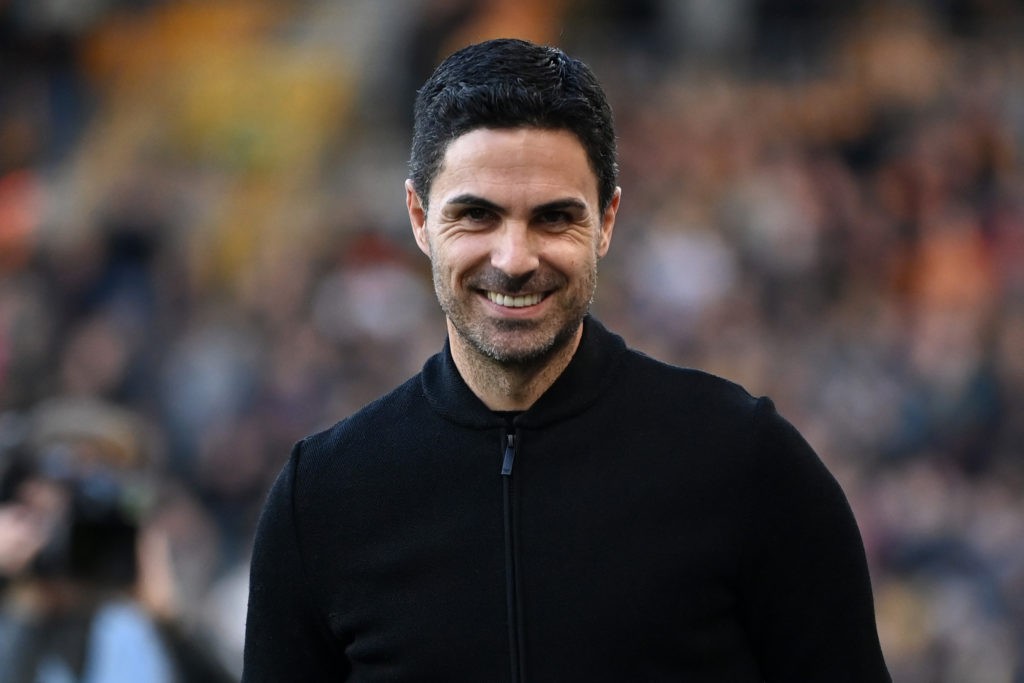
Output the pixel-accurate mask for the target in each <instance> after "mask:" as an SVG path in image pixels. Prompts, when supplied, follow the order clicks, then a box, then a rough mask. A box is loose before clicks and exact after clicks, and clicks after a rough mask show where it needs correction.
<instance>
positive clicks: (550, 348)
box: [431, 260, 597, 372]
mask: <svg viewBox="0 0 1024 683" xmlns="http://www.w3.org/2000/svg"><path fill="white" fill-rule="evenodd" d="M431 270H432V272H433V279H434V290H435V292H436V294H437V299H438V302H439V303H440V305H441V310H442V311H443V312H444V314H445V315H446V316H447V318H448V320H449V322H450V323H451V326H452V327H453V328H454V329H455V332H456V334H458V336H459V337H460V339H461V340H462V341H464V342H465V344H466V345H467V346H468V347H469V348H470V349H472V351H474V352H475V355H476V356H477V358H478V360H479V361H481V363H483V364H486V365H491V366H496V367H500V368H502V369H504V370H514V371H517V372H529V371H531V370H533V369H536V368H541V367H543V366H545V365H546V364H547V362H548V361H549V360H550V359H552V358H553V357H555V356H557V355H558V353H559V352H560V351H562V350H564V349H565V347H566V346H568V345H569V344H570V343H571V342H572V340H573V339H574V338H575V337H576V333H577V331H578V330H579V327H580V325H581V324H582V323H583V318H584V316H586V314H587V312H588V311H589V310H590V306H591V304H592V303H593V298H594V292H595V290H596V287H597V264H596V263H594V264H593V265H592V266H591V267H590V269H589V271H588V272H587V275H586V280H585V281H584V282H582V283H581V289H580V296H575V297H571V298H570V299H569V300H567V301H564V302H563V303H561V304H560V306H559V307H558V309H557V310H556V311H553V313H552V315H553V316H554V317H555V318H556V319H558V320H560V321H561V324H559V325H556V326H555V327H554V329H552V330H551V331H545V329H544V328H545V326H546V324H547V323H548V322H549V321H550V320H551V318H550V317H549V318H548V319H547V320H543V321H540V322H536V321H532V320H502V319H494V318H490V317H487V316H484V315H482V314H481V313H479V312H476V313H474V311H473V303H472V302H470V301H460V300H459V298H458V297H457V296H455V294H454V292H453V291H452V289H451V287H450V286H449V284H448V280H447V279H446V277H445V275H444V273H442V272H441V271H440V269H439V268H438V267H437V261H436V260H433V261H432V266H431ZM499 277H505V276H503V275H501V276H496V275H493V274H492V275H490V276H489V278H491V280H492V281H493V279H494V278H499ZM563 281H564V278H563ZM480 284H481V283H480V282H479V281H477V283H476V285H475V286H476V287H479V285H480ZM526 284H527V283H521V284H520V286H525V285H526ZM489 288H492V289H496V290H498V291H503V290H506V289H513V290H514V289H515V288H514V287H512V288H509V287H501V286H492V287H489ZM467 291H469V290H468V289H467ZM525 337H533V338H532V339H530V340H529V343H526V344H524V343H522V342H523V341H524V338H525Z"/></svg>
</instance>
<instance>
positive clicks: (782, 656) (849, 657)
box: [744, 399, 891, 683]
mask: <svg viewBox="0 0 1024 683" xmlns="http://www.w3.org/2000/svg"><path fill="white" fill-rule="evenodd" d="M758 419H759V421H760V425H759V430H758V437H757V439H756V444H755V449H756V451H757V453H756V465H755V470H756V473H757V474H756V476H755V478H754V482H753V485H754V491H752V495H751V501H752V502H753V505H752V506H751V508H750V510H751V516H750V520H749V521H750V524H749V527H748V528H749V529H750V532H751V538H750V539H749V543H748V553H747V557H746V560H745V562H744V578H745V581H744V585H745V586H746V590H747V591H748V595H747V596H746V598H747V599H746V601H745V602H746V605H747V622H748V626H749V631H750V634H751V637H752V640H753V643H754V647H755V650H756V651H757V654H758V659H759V661H760V663H761V667H762V673H763V675H764V677H765V680H766V681H769V682H771V683H774V682H778V681H807V682H808V683H813V682H815V681H828V682H829V683H843V682H849V683H854V682H856V683H890V681H891V679H890V677H889V673H888V671H887V669H886V665H885V661H884V658H883V655H882V651H881V647H880V645H879V640H878V631H877V626H876V623H875V613H874V603H873V597H872V590H871V582H870V578H869V575H868V566H867V560H866V557H865V551H864V545H863V542H862V539H861V536H860V531H859V529H858V528H857V523H856V521H855V519H854V517H853V512H852V511H851V509H850V506H849V503H848V502H847V499H846V496H845V495H844V493H843V491H842V490H841V489H840V487H839V484H838V483H837V482H836V480H835V478H834V477H833V476H832V474H831V473H830V472H829V471H828V470H827V469H826V467H825V465H824V464H823V463H822V461H821V460H820V459H819V458H818V456H817V454H816V453H815V452H814V451H813V450H812V449H811V447H810V446H809V445H808V444H807V442H806V441H805V440H804V439H803V437H802V436H801V435H800V434H799V433H798V432H797V430H796V429H795V428H794V427H793V426H792V425H790V424H789V423H788V422H787V421H785V420H784V419H783V418H781V417H780V416H779V415H778V414H777V413H776V412H775V409H774V407H773V406H772V404H771V401H769V400H767V399H762V400H761V402H760V405H759V406H758Z"/></svg>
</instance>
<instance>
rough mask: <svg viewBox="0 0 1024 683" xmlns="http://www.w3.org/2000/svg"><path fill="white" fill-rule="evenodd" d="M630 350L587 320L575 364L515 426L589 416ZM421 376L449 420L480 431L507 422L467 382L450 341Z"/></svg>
mask: <svg viewBox="0 0 1024 683" xmlns="http://www.w3.org/2000/svg"><path fill="white" fill-rule="evenodd" d="M625 350H626V344H625V342H624V341H623V340H622V338H621V337H619V336H618V335H616V334H613V333H611V332H609V331H608V330H607V329H606V328H605V327H604V326H603V325H602V324H601V323H599V322H598V321H597V320H595V319H594V318H592V317H590V316H587V317H586V318H584V320H583V336H582V338H581V339H580V345H579V347H578V348H577V349H576V353H575V355H573V358H572V360H571V361H569V365H568V366H567V367H566V368H565V371H563V372H562V374H561V375H560V376H559V377H558V379H556V380H555V383H554V384H552V385H551V387H550V388H549V389H548V390H547V391H546V392H544V394H543V395H542V396H541V397H540V398H539V399H537V402H536V403H534V404H533V405H532V406H531V407H530V408H529V409H528V410H526V411H525V412H523V413H522V414H521V415H519V416H518V417H516V419H515V424H516V425H517V426H521V427H524V428H527V429H535V428H540V427H544V426H546V425H549V424H551V423H553V422H558V421H560V420H564V419H566V418H568V417H571V416H573V415H576V414H578V413H581V412H583V411H584V410H585V409H586V408H587V407H588V406H590V405H591V404H592V403H593V402H594V401H596V400H597V398H598V397H599V396H600V395H601V394H602V393H603V392H604V390H605V388H606V387H607V385H608V383H609V382H610V381H611V378H612V375H613V374H614V373H613V370H614V369H615V368H616V367H617V366H618V363H619V361H620V360H621V359H622V354H623V352H624V351H625ZM420 377H421V382H422V385H423V391H424V393H425V394H426V397H427V401H428V402H429V403H430V406H431V407H432V408H433V409H434V410H436V411H437V412H438V413H439V414H440V415H441V416H442V417H444V418H445V419H446V420H449V421H451V422H454V423H456V424H460V425H462V426H465V427H471V428H475V429H487V428H492V427H500V426H502V425H504V424H505V418H504V417H502V416H500V415H498V414H496V413H494V412H493V411H492V410H491V409H490V408H488V407H487V406H486V405H484V403H483V401H481V400H480V399H479V398H478V397H477V396H476V394H474V393H473V391H472V390H471V389H470V388H469V386H468V385H467V384H466V382H465V381H464V380H463V379H462V375H460V374H459V371H458V369H457V368H456V367H455V361H454V360H453V359H452V352H451V343H450V341H446V342H445V345H444V350H443V351H441V352H440V353H438V354H435V355H434V356H432V357H431V358H430V359H428V360H427V362H426V364H425V365H424V366H423V372H422V373H421V374H420Z"/></svg>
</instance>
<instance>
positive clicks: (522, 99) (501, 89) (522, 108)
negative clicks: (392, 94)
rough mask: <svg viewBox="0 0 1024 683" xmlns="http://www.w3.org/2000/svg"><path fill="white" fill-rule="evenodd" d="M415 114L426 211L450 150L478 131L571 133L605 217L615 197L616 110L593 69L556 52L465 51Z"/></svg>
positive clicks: (487, 45) (511, 42) (508, 42)
mask: <svg viewBox="0 0 1024 683" xmlns="http://www.w3.org/2000/svg"><path fill="white" fill-rule="evenodd" d="M413 115H414V120H413V138H412V154H411V157H410V160H409V172H410V177H411V179H412V184H413V187H414V189H415V190H416V193H417V194H418V195H419V197H420V200H421V201H422V202H423V205H424V207H426V205H427V196H428V195H429V193H430V186H431V183H432V182H433V180H434V177H435V176H436V174H437V172H438V170H439V169H440V167H441V162H442V161H443V160H444V155H445V152H446V151H447V149H448V145H449V144H451V142H452V141H453V140H455V139H456V138H458V137H460V136H462V135H464V134H466V133H469V132H471V131H473V130H476V129H478V128H519V127H524V126H525V127H536V128H544V129H551V130H568V131H570V132H572V133H573V134H575V135H576V137H577V138H578V139H579V141H580V143H581V144H582V145H583V148H584V149H585V150H586V153H587V157H588V159H589V161H590V165H591V167H592V169H593V171H594V174H595V175H596V176H597V194H598V201H599V203H600V205H601V209H602V211H603V210H604V209H606V208H608V205H609V203H610V202H611V200H612V196H613V195H614V193H615V182H616V178H617V176H618V163H617V160H616V151H615V126H614V123H613V119H612V110H611V107H610V106H609V104H608V100H607V98H606V97H605V94H604V91H603V90H602V89H601V85H600V84H599V83H598V81H597V78H596V77H595V76H594V74H593V72H592V71H591V70H590V67H588V66H587V65H586V64H585V63H583V62H582V61H580V60H578V59H574V58H572V57H570V56H569V55H567V54H566V53H565V52H563V51H562V50H560V49H558V48H556V47H549V46H543V45H536V44H534V43H530V42H527V41H525V40H518V39H514V38H498V39H495V40H488V41H485V42H482V43H477V44H475V45H470V46H468V47H464V48H462V49H461V50H458V51H457V52H455V53H453V54H452V55H451V56H449V57H448V58H447V59H445V60H444V61H443V62H442V63H441V64H440V65H439V66H438V67H437V69H435V70H434V73H433V74H432V75H431V76H430V78H428V79H427V81H426V83H424V84H423V87H422V88H420V89H419V91H418V92H417V95H416V104H415V106H414V109H413Z"/></svg>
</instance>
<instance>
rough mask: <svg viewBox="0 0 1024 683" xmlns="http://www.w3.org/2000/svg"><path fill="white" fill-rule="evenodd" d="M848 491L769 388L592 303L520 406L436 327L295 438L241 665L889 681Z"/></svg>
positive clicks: (487, 680) (264, 545)
mask: <svg viewBox="0 0 1024 683" xmlns="http://www.w3.org/2000/svg"><path fill="white" fill-rule="evenodd" d="M889 680H890V679H889V675H888V673H887V672H886V668H885V664H884V662H883V658H882V654H881V650H880V647H879V642H878V636H877V632H876V626H875V617H874V609H873V605H872V595H871V587H870V583H869V579H868V571H867V566H866V562H865V555H864V549H863V545H862V543H861V538H860V534H859V531H858V529H857V526H856V523H855V521H854V518H853V515H852V513H851V511H850V508H849V506H848V504H847V501H846V498H845V496H844V495H843V492H842V491H841V490H840V488H839V486H838V485H837V483H836V481H835V479H834V478H833V477H832V476H831V475H830V473H829V472H828V471H827V470H826V468H825V466H824V465H823V464H822V462H821V461H820V460H819V459H818V457H817V456H816V455H815V453H814V452H813V451H812V450H811V448H810V447H809V446H808V445H807V444H806V442H805V441H804V440H803V439H802V438H801V437H800V435H799V434H798V433H797V431H796V430H795V429H794V428H793V427H792V426H791V425H790V424H789V423H788V422H786V421H785V420H783V419H782V418H781V417H779V416H778V414H777V413H776V412H775V409H774V408H773V406H772V404H771V402H770V401H769V400H768V399H764V398H762V399H755V398H753V397H751V396H750V395H749V394H748V393H746V392H745V391H744V390H743V389H741V388H740V387H738V386H737V385H735V384H732V383H729V382H727V381H725V380H723V379H720V378H717V377H714V376H712V375H709V374H706V373H702V372H699V371H695V370H686V369H680V368H675V367H671V366H668V365H665V364H663V363H660V362H658V361H656V360H653V359H651V358H649V357H647V356H645V355H643V354H641V353H638V352H636V351H633V350H630V349H627V347H626V346H625V344H624V342H623V341H622V339H621V338H619V337H618V336H616V335H614V334H612V333H610V332H608V331H607V330H606V329H604V328H603V327H602V326H601V325H600V324H599V323H597V322H596V321H595V320H593V319H591V318H588V319H587V320H586V321H585V327H584V335H583V340H582V342H581V344H580V348H579V349H578V351H577V352H576V355H575V357H574V358H573V360H572V362H571V363H570V364H569V366H568V367H567V369H566V370H565V372H564V373H563V374H562V376H560V377H559V378H558V380H557V381H556V382H555V383H554V384H553V385H552V386H551V388H550V389H549V390H548V391H547V392H546V393H545V394H544V395H543V396H542V397H541V398H540V399H539V400H538V401H537V402H536V404H535V405H534V406H533V407H531V408H530V409H529V410H527V411H526V412H524V413H521V414H519V415H518V416H516V417H515V419H514V420H511V421H509V420H508V419H507V418H506V417H504V416H501V415H498V414H495V413H493V412H491V411H490V410H488V409H487V408H486V406H484V405H483V403H482V402H481V401H480V400H479V399H478V398H477V397H476V396H475V395H474V394H473V393H472V392H471V391H470V389H469V388H468V387H467V385H466V384H465V383H464V382H463V380H462V378H461V376H460V375H459V373H458V371H457V369H456V368H455V365H454V363H453V361H452V358H451V354H450V350H449V349H448V348H447V347H446V348H445V350H444V351H443V352H442V353H439V354H437V355H436V356H434V357H432V358H431V359H429V360H428V361H427V363H426V364H425V365H424V368H423V371H422V372H421V373H420V374H419V375H417V376H416V377H414V378H412V379H411V380H409V381H408V382H406V383H405V384H404V385H402V386H400V387H398V388H397V389H396V390H395V391H393V392H391V393H390V394H388V395H387V396H385V397H383V398H381V399H379V400H378V401H376V402H374V403H372V404H370V405H368V406H367V407H365V408H364V409H362V410H361V411H359V412H358V413H356V414H355V415H352V416H351V417H349V418H347V419H345V420H343V421H342V422H340V423H338V424H337V425H335V426H334V427H333V428H331V429H329V430H327V431H325V432H322V433H320V434H317V435H314V436H311V437H308V438H306V439H304V440H302V441H301V442H300V443H298V444H297V445H296V447H295V449H294V451H293V453H292V457H291V459H290V461H289V463H288V464H287V466H286V467H285V468H284V470H283V471H282V472H281V474H280V477H279V478H278V480H277V483H276V484H275V485H274V487H273V490H272V491H271V493H270V496H269V499H268V501H267V503H266V507H265V509H264V512H263V515H262V518H261V521H260V525H259V530H258V533H257V539H256V544H255V549H254V553H253V560H252V575H251V585H250V600H249V614H248V622H247V634H246V644H245V672H244V675H243V681H245V682H246V683H257V682H264V681H274V682H280V681H301V682H307V681H359V682H364V681H366V682H368V681H417V682H423V681H445V682H446V683H453V682H460V681H466V682H467V683H497V682H502V681H515V682H520V681H529V682H530V683H536V682H543V681H587V682H588V683H598V682H601V681H615V682H616V683H622V682H624V681H687V682H704V681H707V682H708V683H711V682H713V683H729V682H732V681H736V682H748V681H749V682H755V681H773V682H774V681H785V682H787V683H811V682H815V681H820V682H823V683H825V682H827V683H842V682H844V681H851V682H852V681H856V682H857V683H875V682H883V681H889Z"/></svg>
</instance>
